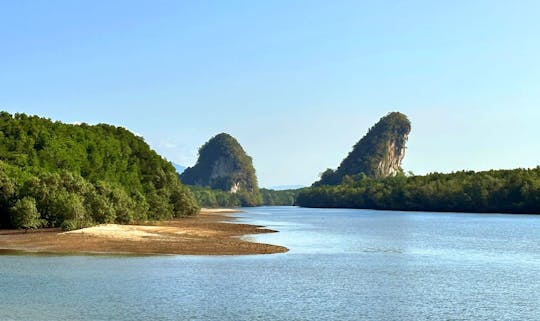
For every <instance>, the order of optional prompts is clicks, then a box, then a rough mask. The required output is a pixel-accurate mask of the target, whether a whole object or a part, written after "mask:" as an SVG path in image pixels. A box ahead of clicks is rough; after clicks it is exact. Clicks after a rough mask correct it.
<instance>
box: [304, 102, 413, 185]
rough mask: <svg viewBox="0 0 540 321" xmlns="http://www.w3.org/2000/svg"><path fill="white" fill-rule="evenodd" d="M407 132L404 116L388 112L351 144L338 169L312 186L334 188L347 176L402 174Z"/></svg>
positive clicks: (408, 128) (328, 173) (325, 173)
mask: <svg viewBox="0 0 540 321" xmlns="http://www.w3.org/2000/svg"><path fill="white" fill-rule="evenodd" d="M410 131H411V123H410V122H409V120H408V119H407V116H405V115H403V114H401V113H398V112H393V113H389V114H388V115H386V116H384V117H383V118H381V120H380V121H379V122H378V123H377V124H375V126H373V127H372V128H371V129H370V130H369V131H368V133H367V134H366V135H365V136H364V137H363V138H362V139H361V140H360V141H359V142H358V143H356V145H354V147H353V150H352V151H351V152H350V153H349V155H348V156H347V157H346V158H345V159H344V160H343V162H342V163H341V165H339V167H338V168H337V170H335V171H334V170H331V169H328V170H326V171H325V172H324V173H323V174H322V176H321V180H320V181H318V182H316V183H315V184H314V186H318V185H337V184H340V183H341V182H342V181H343V179H344V178H345V177H346V176H349V177H354V176H355V175H359V174H364V175H367V176H370V177H375V178H378V177H388V176H395V175H397V174H399V173H401V172H402V169H401V162H402V161H403V158H404V157H405V144H406V143H407V139H408V136H409V133H410Z"/></svg>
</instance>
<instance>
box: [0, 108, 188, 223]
mask: <svg viewBox="0 0 540 321" xmlns="http://www.w3.org/2000/svg"><path fill="white" fill-rule="evenodd" d="M197 212H198V205H197V203H196V201H195V199H194V198H193V195H192V193H191V192H190V190H189V189H188V188H186V187H185V186H184V185H182V184H181V182H180V180H179V179H178V176H177V174H176V171H175V169H174V168H173V166H171V164H170V163H169V162H167V161H166V160H165V159H163V158H162V157H161V156H159V155H158V154H157V153H156V152H155V151H153V150H151V149H150V147H149V146H148V144H146V143H145V142H144V140H143V139H142V138H141V137H137V136H136V135H134V134H133V133H131V132H129V131H128V130H127V129H125V128H121V127H115V126H111V125H106V124H99V125H95V126H90V125H87V124H84V123H83V124H80V125H70V124H63V123H61V122H53V121H51V120H49V119H45V118H40V117H37V116H27V115H25V114H15V115H11V114H9V113H7V112H1V113H0V227H2V228H6V227H20V228H34V227H40V226H62V227H63V228H65V229H73V228H78V227H82V226H87V225H92V224H97V223H114V222H116V223H129V222H132V221H142V220H148V219H152V220H155V219H170V218H173V217H178V216H185V215H194V214H196V213H197Z"/></svg>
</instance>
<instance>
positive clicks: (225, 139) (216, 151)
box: [180, 133, 259, 193]
mask: <svg viewBox="0 0 540 321" xmlns="http://www.w3.org/2000/svg"><path fill="white" fill-rule="evenodd" d="M180 178H181V180H182V182H184V183H185V184H189V185H198V186H205V187H210V188H212V189H219V190H223V191H228V192H230V193H240V192H247V193H259V190H258V187H257V177H256V175H255V169H254V168H253V162H252V159H251V157H249V156H248V155H247V154H246V152H245V151H244V149H243V148H242V146H241V145H240V144H239V143H238V141H237V140H236V139H235V138H234V137H232V136H231V135H229V134H226V133H221V134H219V135H216V136H214V137H213V138H211V139H210V140H209V141H208V142H206V143H205V144H204V145H203V146H202V147H201V148H200V149H199V159H198V160H197V164H195V166H193V167H188V168H186V170H185V171H184V172H183V173H182V174H181V175H180Z"/></svg>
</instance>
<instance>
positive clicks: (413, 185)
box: [297, 167, 540, 214]
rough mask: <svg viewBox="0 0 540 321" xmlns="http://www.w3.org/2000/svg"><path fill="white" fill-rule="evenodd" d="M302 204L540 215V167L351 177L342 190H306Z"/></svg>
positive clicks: (322, 187)
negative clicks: (423, 174) (421, 174)
mask: <svg viewBox="0 0 540 321" xmlns="http://www.w3.org/2000/svg"><path fill="white" fill-rule="evenodd" d="M297 203H298V205H300V206H305V207H348V208H368V209H381V210H407V211H445V212H446V211H448V212H498V213H530V214H533V213H534V214H539V213H540V167H537V168H535V169H516V170H491V171H485V172H478V173H476V172H472V171H467V172H466V171H463V172H457V173H452V174H438V173H434V174H429V175H425V176H411V177H406V176H404V175H400V176H397V177H388V178H382V179H376V178H370V177H368V176H366V175H363V174H361V175H357V176H353V177H345V179H344V180H343V182H342V184H340V185H337V186H318V187H312V188H309V189H305V190H303V191H302V192H301V193H300V194H299V196H298V198H297Z"/></svg>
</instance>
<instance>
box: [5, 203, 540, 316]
mask: <svg viewBox="0 0 540 321" xmlns="http://www.w3.org/2000/svg"><path fill="white" fill-rule="evenodd" d="M240 216H241V217H242V218H241V221H245V222H249V223H257V224H262V225H267V226H269V227H271V228H275V229H278V230H280V231H281V232H280V233H275V234H266V235H263V236H257V237H255V238H254V239H257V240H259V241H263V242H268V243H275V244H280V245H284V246H287V247H289V248H290V249H291V251H290V252H288V253H285V254H276V255H266V256H236V257H202V256H162V257H110V256H27V255H25V256H10V255H5V256H0V281H1V286H2V288H1V291H0V320H539V319H540V278H539V275H540V216H538V217H536V216H522V215H486V214H481V215H477V214H436V213H401V212H381V211H370V210H341V209H339V210H338V209H336V210H334V209H331V210H314V209H299V208H291V207H281V208H280V207H266V208H264V207H263V208H256V209H250V210H248V212H247V213H242V214H240Z"/></svg>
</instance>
